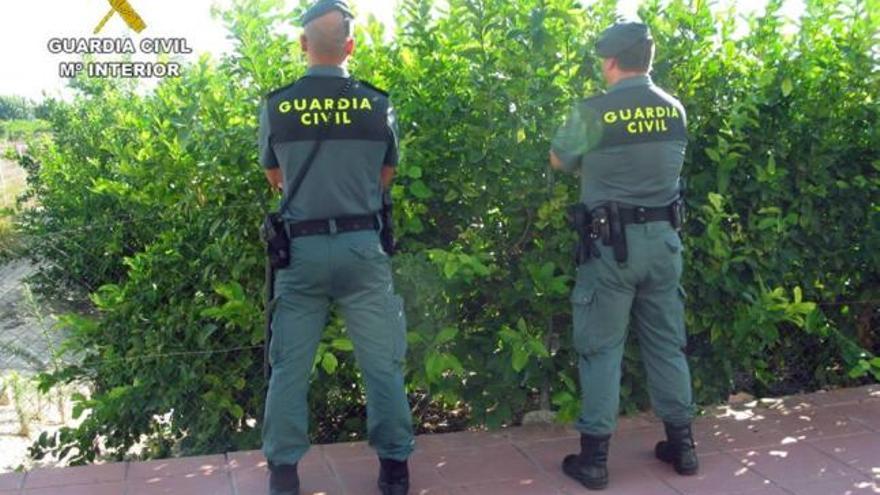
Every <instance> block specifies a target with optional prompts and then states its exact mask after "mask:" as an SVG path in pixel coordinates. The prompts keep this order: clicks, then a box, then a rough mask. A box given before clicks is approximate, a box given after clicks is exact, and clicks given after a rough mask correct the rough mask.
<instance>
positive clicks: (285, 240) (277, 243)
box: [260, 212, 290, 270]
mask: <svg viewBox="0 0 880 495" xmlns="http://www.w3.org/2000/svg"><path fill="white" fill-rule="evenodd" d="M260 238H261V239H262V240H263V243H264V244H265V245H266V255H267V256H268V257H269V263H270V265H271V266H272V268H274V269H276V270H280V269H281V268H287V267H288V266H290V236H289V235H288V234H287V229H286V228H285V225H284V218H282V217H281V212H272V213H268V214H266V216H265V217H264V218H263V224H262V225H261V226H260Z"/></svg>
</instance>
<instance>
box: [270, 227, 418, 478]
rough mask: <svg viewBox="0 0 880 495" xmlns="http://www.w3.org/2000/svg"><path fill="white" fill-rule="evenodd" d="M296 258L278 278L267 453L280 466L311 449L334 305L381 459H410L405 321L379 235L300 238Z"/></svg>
mask: <svg viewBox="0 0 880 495" xmlns="http://www.w3.org/2000/svg"><path fill="white" fill-rule="evenodd" d="M291 260H292V261H291V264H290V266H289V267H288V268H285V269H283V270H279V271H278V273H277V275H276V280H275V300H274V301H273V304H274V313H273V318H272V341H271V343H270V345H269V362H270V364H271V365H272V377H271V379H270V380H269V391H268V393H267V396H266V410H265V418H264V423H263V454H264V455H265V456H266V459H267V460H268V461H269V462H271V463H273V464H276V465H284V464H294V463H296V462H298V461H299V459H300V458H301V457H302V456H303V455H305V453H306V451H307V450H308V448H309V435H308V424H309V421H308V411H309V409H308V403H307V395H308V390H309V377H310V375H311V372H312V365H313V363H314V359H315V352H316V350H317V347H318V343H319V342H320V340H321V333H322V331H323V329H324V327H325V326H326V324H327V314H328V308H329V305H330V303H331V302H335V303H336V304H338V306H339V308H340V309H341V310H342V315H343V317H344V318H345V324H346V329H347V331H348V336H349V337H350V338H351V340H352V343H353V344H354V355H355V359H357V362H358V365H359V366H360V368H361V370H362V372H363V376H364V382H365V385H366V391H367V433H368V435H369V440H370V445H371V446H372V447H373V448H375V449H376V451H377V453H378V455H379V457H382V458H387V459H394V460H399V461H402V460H406V459H407V458H408V457H409V455H410V453H411V452H412V450H413V432H412V419H411V415H410V409H409V403H408V402H407V397H406V392H405V389H404V377H403V371H404V370H403V367H404V358H405V354H406V321H405V318H404V313H403V300H402V299H401V298H400V296H397V295H396V294H395V293H394V286H393V283H392V279H391V262H390V258H389V257H388V256H387V255H386V254H385V253H384V251H382V247H381V244H380V242H379V236H378V234H377V233H376V232H374V231H356V232H346V233H339V234H330V235H315V236H306V237H297V238H294V239H293V241H292V243H291Z"/></svg>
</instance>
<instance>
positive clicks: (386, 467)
mask: <svg viewBox="0 0 880 495" xmlns="http://www.w3.org/2000/svg"><path fill="white" fill-rule="evenodd" d="M379 491H381V492H382V495H407V494H408V493H409V467H407V464H406V461H395V460H393V459H382V458H381V457H380V458H379Z"/></svg>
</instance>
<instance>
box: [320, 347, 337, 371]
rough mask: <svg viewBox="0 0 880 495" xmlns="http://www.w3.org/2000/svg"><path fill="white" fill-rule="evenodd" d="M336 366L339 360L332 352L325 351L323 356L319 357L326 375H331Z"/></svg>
mask: <svg viewBox="0 0 880 495" xmlns="http://www.w3.org/2000/svg"><path fill="white" fill-rule="evenodd" d="M338 366H339V361H338V360H337V359H336V356H334V355H333V353H332V352H325V353H324V356H323V357H322V358H321V367H322V368H324V371H326V372H327V374H328V375H332V374H333V373H335V372H336V368H337V367H338Z"/></svg>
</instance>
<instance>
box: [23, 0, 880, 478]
mask: <svg viewBox="0 0 880 495" xmlns="http://www.w3.org/2000/svg"><path fill="white" fill-rule="evenodd" d="M779 9H780V2H778V1H771V2H770V3H769V4H768V7H767V12H766V14H764V15H762V16H760V17H753V18H750V19H748V21H747V23H748V30H747V32H746V33H745V34H744V35H743V34H737V33H736V28H737V22H736V18H735V15H734V13H733V12H723V13H715V12H714V11H713V10H712V9H710V6H709V5H708V4H707V3H706V2H702V1H699V0H696V1H693V2H686V1H683V0H672V1H670V2H664V3H662V4H661V3H658V2H653V3H648V4H647V5H645V6H643V8H642V12H641V15H642V17H643V18H644V19H645V20H646V21H647V22H648V23H649V24H650V25H651V26H652V29H653V33H654V37H655V39H656V42H657V46H658V56H657V60H656V64H655V69H654V77H655V80H656V81H657V82H658V83H659V84H660V85H661V86H663V87H664V88H667V89H668V90H669V91H670V92H672V93H673V94H676V95H678V96H679V98H680V99H681V100H682V101H683V103H684V105H685V107H686V108H687V109H688V111H689V116H690V118H689V120H690V122H689V126H690V128H689V131H690V135H691V142H690V145H689V149H688V155H687V161H686V164H685V175H686V177H687V180H688V184H689V192H688V204H689V206H690V211H691V218H690V220H689V223H688V225H687V232H686V235H685V243H686V246H687V250H686V267H687V268H686V278H685V281H684V283H685V287H686V288H687V291H688V293H689V297H690V299H689V303H688V322H687V323H688V331H689V335H690V345H689V347H690V359H691V363H692V366H693V375H694V385H695V391H696V396H697V398H698V400H699V402H700V403H703V404H707V403H712V402H717V401H719V400H723V399H724V398H726V397H727V394H728V393H730V392H732V391H736V390H748V391H750V392H752V393H755V394H758V395H765V394H778V393H790V392H796V391H801V390H812V389H816V388H818V387H822V386H829V385H841V384H852V383H857V382H858V381H860V380H870V379H878V378H880V359H878V358H877V357H875V353H876V352H877V351H878V349H877V341H878V338H877V330H876V329H877V300H878V299H880V280H878V273H880V254H878V253H880V228H878V227H880V206H878V185H880V179H878V173H877V172H878V170H880V134H878V126H877V121H878V104H877V100H876V98H877V94H878V93H880V91H878V89H880V84H878V83H880V72H878V69H880V60H878V59H880V53H878V50H877V46H878V43H877V42H878V39H877V37H878V34H877V33H878V27H880V9H878V2H877V1H876V0H868V1H861V0H858V1H857V0H842V1H831V0H807V2H806V11H805V14H804V16H803V18H802V19H801V20H800V25H799V28H798V29H796V30H794V31H793V32H789V31H785V30H784V23H783V22H782V21H781V20H780V15H779ZM300 11H301V9H299V8H298V9H294V10H293V11H290V10H288V9H285V8H283V7H282V6H281V3H280V2H277V1H270V0H239V1H237V2H236V3H235V4H234V7H232V8H231V9H230V10H229V11H226V12H222V13H218V15H219V16H220V17H221V18H222V19H223V21H224V22H225V23H226V24H227V25H228V27H229V32H230V33H231V35H232V36H233V37H234V39H235V42H236V45H235V46H236V48H235V51H234V53H232V54H231V55H229V56H227V57H225V58H223V59H222V60H219V61H217V60H212V59H210V58H209V57H204V58H202V59H201V60H200V61H199V62H198V63H195V64H193V65H192V66H190V67H188V68H187V70H186V71H185V73H184V75H183V77H181V78H179V79H169V80H166V81H164V82H163V83H162V84H160V86H159V87H158V88H157V89H156V90H155V91H154V92H152V93H150V94H147V95H139V94H138V93H136V92H134V91H133V88H131V87H129V86H127V85H125V84H124V83H119V82H110V81H100V80H79V81H76V83H75V84H76V86H77V87H78V88H79V90H80V91H79V96H78V97H77V98H76V100H75V101H73V102H72V103H70V104H58V105H54V106H53V107H52V111H51V115H50V119H49V120H50V121H51V123H52V128H53V134H54V139H52V140H51V141H43V142H42V144H40V145H38V146H36V147H35V148H34V149H35V151H34V153H33V159H31V160H28V161H26V163H25V165H26V166H27V167H28V170H29V172H30V175H29V183H30V191H31V192H30V195H31V197H32V198H33V199H35V200H37V202H36V203H35V204H38V205H39V206H38V207H34V208H31V209H30V210H29V211H28V212H26V213H25V214H24V215H23V216H22V217H21V221H20V228H21V229H22V230H23V231H24V232H25V233H26V234H29V235H30V236H32V237H29V238H30V239H33V240H34V242H33V243H32V246H30V252H31V253H32V255H33V256H34V257H35V258H37V259H38V260H41V261H42V262H43V266H44V270H43V272H42V274H41V275H40V280H41V281H42V287H43V289H44V291H48V292H55V293H73V294H81V293H83V291H84V290H85V291H86V292H88V294H89V297H90V300H91V303H92V305H93V307H94V310H93V311H91V312H84V314H82V315H71V316H69V317H68V318H67V319H66V320H65V323H66V325H67V327H69V328H70V329H71V331H72V332H73V334H72V338H71V339H70V340H69V341H68V343H67V345H66V352H67V353H68V354H69V355H70V356H73V357H76V358H77V360H78V361H77V364H75V365H71V366H68V367H67V368H66V369H64V370H62V371H60V372H56V373H53V374H49V375H46V376H44V377H43V384H44V386H46V387H49V386H51V385H52V384H54V383H58V382H70V381H77V382H86V383H89V384H91V385H92V386H93V393H92V394H91V396H90V397H84V396H82V397H78V398H77V413H78V414H81V415H82V419H83V421H82V423H81V425H80V426H79V427H77V428H69V429H64V430H62V431H61V432H60V434H58V435H57V436H55V437H48V436H44V437H43V438H41V439H40V441H39V442H38V443H37V444H36V445H35V446H34V449H33V453H34V455H36V456H38V457H39V456H42V455H45V454H46V453H52V454H54V455H59V456H62V457H65V456H66V457H68V458H69V459H70V460H72V461H73V462H88V461H92V460H94V459H95V458H96V457H97V456H105V455H106V456H110V457H114V458H122V457H125V456H126V455H128V454H129V453H130V452H131V451H132V448H133V446H135V445H136V444H138V443H142V444H144V443H145V444H146V446H147V447H148V448H147V449H146V450H145V451H144V453H143V455H145V456H148V457H157V456H166V455H170V454H176V453H183V454H195V453H205V452H217V451H223V450H227V449H241V448H254V447H256V446H257V445H258V439H259V419H260V418H261V415H262V409H261V408H262V399H263V393H264V387H265V384H264V382H263V379H262V375H261V359H262V354H261V350H260V348H259V345H260V343H261V341H262V336H263V328H262V321H263V319H262V316H261V307H262V273H263V272H262V270H263V261H262V257H261V251H260V244H259V242H258V238H257V225H258V221H259V218H260V216H261V213H262V212H263V211H265V210H266V209H268V208H270V207H271V206H272V205H273V202H274V201H275V198H273V197H272V196H271V195H270V193H269V191H268V189H267V186H266V184H265V179H264V177H263V175H262V171H261V170H260V168H259V166H258V165H257V159H256V158H257V157H256V145H255V135H256V109H257V105H258V101H259V98H260V96H261V95H262V94H264V93H266V92H268V91H270V90H271V89H274V88H276V87H278V86H281V85H284V84H287V83H289V82H291V81H293V80H295V79H296V78H297V77H298V76H299V75H300V74H302V72H303V70H304V65H303V62H302V60H301V57H300V55H299V53H298V45H297V43H296V39H295V38H293V37H292V35H288V34H284V33H289V32H290V30H289V29H286V28H287V27H288V26H290V25H292V24H293V23H294V22H295V19H296V18H297V16H298V14H299V12H300ZM399 12H400V13H399V15H398V19H397V21H398V23H397V26H398V27H397V28H396V31H395V33H394V36H393V38H391V37H389V36H388V33H385V32H384V29H383V27H382V26H381V25H379V24H377V23H375V22H371V23H369V24H368V25H366V26H365V27H363V28H362V29H360V30H359V32H358V41H359V47H358V50H357V53H356V56H355V58H354V61H353V63H352V67H351V68H352V71H353V73H354V74H355V75H356V76H358V77H360V78H363V79H366V80H370V81H371V82H373V83H375V84H377V85H379V86H383V87H386V88H389V89H390V91H391V93H392V97H393V99H394V101H395V103H396V106H397V108H398V112H399V117H400V122H401V126H402V127H401V129H402V134H403V140H402V153H403V155H402V164H401V166H400V168H399V178H398V182H397V185H396V186H395V187H394V190H393V196H394V198H395V200H396V203H397V212H398V213H397V215H398V217H397V222H398V232H399V233H400V234H401V236H402V243H403V247H404V252H403V254H401V255H399V256H398V257H397V258H395V263H394V266H395V271H396V276H397V284H398V289H399V291H400V292H401V293H402V294H403V295H404V296H405V299H406V304H407V314H408V320H409V323H410V329H409V330H410V334H409V341H410V349H411V352H410V355H409V364H408V371H407V378H408V386H409V387H410V390H411V392H412V393H413V398H414V410H415V412H416V416H417V419H416V421H417V424H418V426H419V427H420V428H423V427H424V425H423V421H422V418H423V417H426V415H429V414H430V411H435V412H436V411H445V412H446V414H452V413H453V412H455V413H461V414H464V416H465V417H466V418H467V421H469V422H470V423H471V424H474V425H487V426H489V427H499V426H503V425H509V424H515V423H516V422H517V421H518V420H519V419H520V418H521V417H522V414H523V413H524V412H526V411H528V410H532V409H537V408H553V409H555V410H557V411H558V412H559V415H558V416H559V418H560V420H571V419H572V418H574V417H575V416H576V415H577V411H578V407H579V405H578V400H577V397H578V394H577V386H576V372H575V363H576V360H575V356H574V355H573V353H572V351H571V343H570V336H569V333H570V312H569V302H568V294H569V288H570V285H571V283H572V273H573V266H572V244H573V235H572V234H571V233H570V232H569V230H568V229H567V227H566V223H565V219H564V209H565V206H566V205H567V204H569V203H572V202H574V201H575V200H576V197H577V194H576V183H575V179H574V178H571V177H562V176H554V175H552V174H550V173H548V170H547V166H546V163H547V150H548V147H549V144H548V143H549V139H550V137H551V135H552V133H553V132H554V130H555V128H556V126H557V125H558V124H559V122H560V118H561V116H562V115H563V114H564V113H565V110H566V109H567V107H568V106H569V105H570V103H571V102H572V101H574V100H575V99H576V98H579V97H582V96H584V95H588V94H591V93H594V92H596V91H598V90H599V89H600V88H601V81H600V79H601V76H600V74H599V72H598V70H597V68H598V62H599V61H598V60H597V59H596V58H595V55H594V54H593V52H592V49H591V47H592V46H593V43H594V41H595V38H596V36H597V34H598V33H599V32H600V31H601V30H602V29H603V28H604V27H606V26H607V25H609V24H610V23H611V22H612V20H613V18H614V2H610V1H600V2H597V3H595V4H592V5H590V6H589V8H586V9H585V8H583V7H581V6H579V5H578V4H577V3H576V2H574V1H572V0H450V1H449V2H448V6H444V7H442V8H441V7H439V5H435V4H434V3H433V2H431V1H429V0H403V2H402V5H401V8H400V11H399ZM389 39H392V41H389ZM853 301H856V302H853ZM872 301H873V302H872ZM860 344H861V345H860ZM636 346H637V343H636V342H632V346H631V348H630V349H628V352H627V354H626V359H625V363H624V366H625V378H624V386H623V394H624V400H623V408H624V409H625V410H626V411H633V410H635V409H638V408H643V407H646V406H647V397H646V391H645V387H644V383H645V380H644V376H643V371H642V369H641V367H640V364H639V362H638V361H637V359H636V358H635V356H636V355H637V352H636V349H635V347H636ZM203 351H204V352H203ZM209 351H216V352H209ZM314 374H315V380H314V381H313V382H314V386H313V390H312V396H311V397H312V403H313V405H312V418H313V423H314V424H313V426H314V431H315V436H316V439H318V440H322V441H327V440H333V439H345V438H357V437H359V436H360V435H362V434H363V429H364V427H363V422H362V421H361V419H362V414H363V407H362V401H363V398H362V395H361V393H360V391H359V390H358V389H357V388H353V387H352V386H351V385H352V383H354V382H356V381H357V380H358V376H357V371H356V369H355V368H354V360H353V357H352V354H351V345H350V342H349V341H348V340H347V339H346V338H345V334H344V328H343V327H342V324H341V322H340V321H339V320H338V319H334V320H333V322H332V323H331V326H330V328H329V330H328V332H327V333H326V335H325V339H324V341H323V343H322V345H321V348H320V350H319V353H318V355H317V358H316V367H315V371H314ZM462 411H464V413H462ZM98 439H100V440H101V442H98V441H97V440H98Z"/></svg>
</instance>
